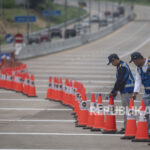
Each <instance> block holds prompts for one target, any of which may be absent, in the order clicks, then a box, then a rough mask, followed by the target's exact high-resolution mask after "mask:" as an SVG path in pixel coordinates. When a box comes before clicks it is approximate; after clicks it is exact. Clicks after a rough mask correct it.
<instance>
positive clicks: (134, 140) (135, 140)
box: [132, 139, 150, 142]
mask: <svg viewBox="0 0 150 150" xmlns="http://www.w3.org/2000/svg"><path fill="white" fill-rule="evenodd" d="M132 142H150V139H148V140H146V139H145V140H144V139H133V140H132Z"/></svg>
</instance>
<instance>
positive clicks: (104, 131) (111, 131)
mask: <svg viewBox="0 0 150 150" xmlns="http://www.w3.org/2000/svg"><path fill="white" fill-rule="evenodd" d="M101 131H102V133H103V134H116V133H117V130H104V129H102V130H101Z"/></svg>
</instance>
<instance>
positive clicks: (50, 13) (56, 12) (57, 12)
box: [43, 10, 61, 16]
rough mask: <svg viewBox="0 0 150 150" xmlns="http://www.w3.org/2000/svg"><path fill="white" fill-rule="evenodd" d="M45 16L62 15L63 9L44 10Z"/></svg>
mask: <svg viewBox="0 0 150 150" xmlns="http://www.w3.org/2000/svg"><path fill="white" fill-rule="evenodd" d="M43 16H61V10H44V11H43Z"/></svg>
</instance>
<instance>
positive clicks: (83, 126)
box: [75, 124, 86, 128]
mask: <svg viewBox="0 0 150 150" xmlns="http://www.w3.org/2000/svg"><path fill="white" fill-rule="evenodd" d="M75 127H82V128H85V127H86V125H78V124H76V125H75Z"/></svg>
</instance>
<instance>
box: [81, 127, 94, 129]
mask: <svg viewBox="0 0 150 150" xmlns="http://www.w3.org/2000/svg"><path fill="white" fill-rule="evenodd" d="M83 129H92V127H84V128H83Z"/></svg>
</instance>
